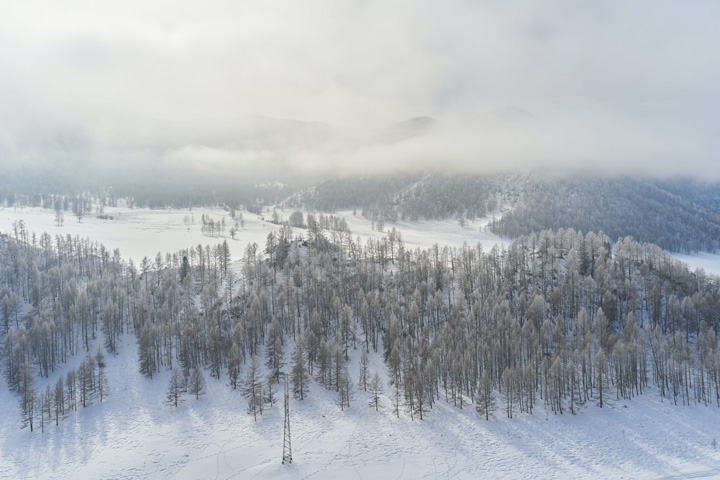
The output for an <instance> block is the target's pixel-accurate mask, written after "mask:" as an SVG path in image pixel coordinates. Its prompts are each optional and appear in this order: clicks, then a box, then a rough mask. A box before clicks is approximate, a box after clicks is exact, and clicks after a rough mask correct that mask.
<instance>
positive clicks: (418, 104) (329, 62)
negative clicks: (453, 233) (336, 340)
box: [0, 0, 720, 180]
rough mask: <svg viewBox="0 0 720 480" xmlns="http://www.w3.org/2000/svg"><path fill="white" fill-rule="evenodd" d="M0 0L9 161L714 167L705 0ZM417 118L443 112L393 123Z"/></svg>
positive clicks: (167, 166) (282, 166) (265, 171)
mask: <svg viewBox="0 0 720 480" xmlns="http://www.w3.org/2000/svg"><path fill="white" fill-rule="evenodd" d="M4 10H5V11H4V14H3V16H2V18H0V55H1V56H2V58H3V59H4V64H5V68H4V69H3V70H2V71H0V168H3V169H14V168H20V169H22V168H25V167H27V168H29V169H30V168H34V169H36V170H40V171H42V170H43V169H44V168H49V169H52V168H63V165H70V166H72V167H76V168H79V169H83V168H87V169H105V168H108V169H110V170H112V171H117V170H118V169H120V170H123V169H128V168H129V169H142V168H148V167H152V168H154V169H157V170H158V171H162V170H173V171H176V172H180V171H184V172H187V173H188V174H190V175H193V174H203V175H204V174H208V172H209V173H210V174H212V175H210V176H213V175H214V176H222V177H224V178H226V177H227V176H228V175H234V176H241V175H246V176H248V175H254V176H257V178H258V179H268V178H272V177H273V176H277V175H285V176H289V177H298V178H316V177H317V178H322V177H324V176H328V175H342V174H357V173H389V172H397V171H407V170H410V169H437V168H441V169H442V170H443V171H449V172H495V171H517V170H527V169H531V170H545V169H549V170H558V171H569V172H591V173H603V174H633V175H638V174H643V175H653V176H672V175H685V176H691V177H695V178H702V179H706V180H708V179H709V180H718V179H720V172H717V170H718V169H717V168H716V167H715V165H716V158H717V153H718V151H720V149H719V147H720V143H719V141H718V138H719V137H718V126H717V125H718V124H720V123H719V122H718V120H720V115H719V114H718V112H719V111H720V110H719V108H718V107H720V99H719V98H718V94H717V88H716V85H717V83H718V80H720V61H719V60H720V58H719V55H720V54H718V53H716V52H715V51H714V50H713V49H712V47H713V46H714V45H716V44H718V43H719V42H718V40H720V32H718V31H717V29H716V28H715V27H716V24H717V19H718V18H720V5H718V4H716V3H713V2H708V1H700V0H695V1H688V2H683V3H682V4H678V3H675V2H670V1H652V2H651V1H649V0H645V1H640V2H635V3H633V4H626V3H621V2H615V1H611V2H602V3H597V2H591V1H580V2H574V3H573V4H572V5H567V4H565V3H564V2H559V1H548V0H537V1H527V2H496V1H481V2H469V1H461V0H457V1H450V2H444V3H443V4H441V5H440V4H436V3H435V2H430V1H425V0H422V1H419V2H418V1H415V2H410V1H397V2H366V1H343V2H334V1H332V2H331V1H328V0H316V1H312V0H311V1H309V2H303V3H302V4H297V3H294V2H290V1H282V0H278V1H276V0H273V1H270V2H254V1H253V2H242V4H236V3H235V2H224V1H212V2H209V3H208V2H203V3H200V2H194V1H190V2H180V3H177V2H153V4H152V5H147V4H146V3H144V2H136V1H130V2H122V3H121V2H109V3H103V4H102V5H100V4H95V3H85V2H80V1H78V2H63V4H62V5H58V4H57V3H56V2H50V1H29V2H23V3H16V4H14V5H8V6H6V8H5V9H4ZM419 116H429V117H432V118H434V119H437V120H438V121H437V122H436V124H435V125H434V126H433V127H431V128H421V129H413V128H410V129H409V130H407V131H402V132H399V133H398V132H397V131H395V130H393V129H394V128H395V127H393V125H394V124H396V123H398V122H403V121H406V120H408V119H411V118H414V117H419ZM273 119H287V120H294V121H299V122H293V121H275V120H273ZM218 171H220V172H221V173H220V174H219V175H218V174H217V172H218Z"/></svg>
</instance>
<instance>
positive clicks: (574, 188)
mask: <svg viewBox="0 0 720 480" xmlns="http://www.w3.org/2000/svg"><path fill="white" fill-rule="evenodd" d="M287 203H288V204H290V205H295V206H305V207H307V208H309V209H317V210H322V211H333V210H336V209H349V208H356V209H358V210H360V211H361V212H362V214H363V215H364V216H366V217H367V218H372V219H374V220H376V221H377V220H381V221H396V220H398V219H403V220H404V219H408V220H417V219H419V218H425V219H439V218H457V219H458V221H460V222H463V221H465V220H471V219H474V218H478V217H484V216H486V215H487V216H494V217H496V219H494V220H493V221H492V223H491V224H490V229H491V230H492V231H493V232H495V233H497V234H499V235H503V236H505V237H509V238H516V237H518V236H520V235H529V234H530V233H535V234H539V233H540V232H541V231H543V230H547V229H551V230H556V229H560V228H572V229H574V230H579V231H583V232H588V231H602V232H605V233H606V234H607V235H608V236H609V237H610V238H612V239H613V241H615V240H617V239H618V238H620V237H625V236H632V237H633V238H635V239H636V240H638V241H641V242H648V243H655V244H657V245H659V246H660V247H662V248H664V249H666V250H670V251H674V252H685V253H690V252H697V251H710V252H714V251H715V250H717V248H718V247H719V246H720V243H719V242H720V240H718V239H720V214H719V213H718V205H720V187H719V186H718V184H709V183H702V182H698V181H693V180H656V179H652V178H629V177H608V178H604V177H589V176H559V177H558V176H551V175H539V174H515V175H469V174H464V175H438V174H428V175H424V176H423V175H421V174H416V175H405V176H394V177H393V176H390V177H381V176H377V177H366V178H349V177H348V178H339V179H335V180H332V181H326V182H323V183H320V184H318V185H316V186H315V187H313V188H312V189H308V190H304V191H303V192H301V193H299V194H296V195H294V196H292V197H291V198H290V199H289V200H288V201H287Z"/></svg>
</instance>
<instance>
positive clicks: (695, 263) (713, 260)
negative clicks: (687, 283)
mask: <svg viewBox="0 0 720 480" xmlns="http://www.w3.org/2000/svg"><path fill="white" fill-rule="evenodd" d="M673 257H675V258H677V259H678V260H682V261H683V262H685V263H687V264H688V265H689V266H690V268H691V269H693V270H695V269H696V268H701V269H703V270H705V273H710V274H713V275H720V255H718V254H717V253H707V252H702V253H693V254H690V255H687V254H683V253H674V254H673Z"/></svg>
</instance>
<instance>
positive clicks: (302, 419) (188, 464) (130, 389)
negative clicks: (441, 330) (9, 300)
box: [0, 337, 720, 479]
mask: <svg viewBox="0 0 720 480" xmlns="http://www.w3.org/2000/svg"><path fill="white" fill-rule="evenodd" d="M358 357H359V353H358V352H354V355H353V360H354V363H353V364H352V366H351V372H352V373H353V374H354V375H355V376H356V375H357V359H358ZM135 359H136V348H135V341H134V339H132V338H131V337H125V338H124V340H123V345H122V349H121V353H120V354H119V355H118V356H117V357H115V358H110V359H108V378H109V381H110V388H111V390H112V393H111V395H110V397H109V398H108V399H107V400H106V401H105V402H103V403H102V404H99V403H98V401H97V399H96V400H95V404H94V405H92V406H89V407H87V408H86V409H82V408H81V409H80V410H79V411H78V412H75V413H72V414H71V415H70V416H69V417H68V418H66V419H65V420H63V421H62V422H61V423H60V425H59V426H58V427H55V426H54V425H53V426H50V427H49V428H48V429H47V430H46V432H45V433H44V434H41V433H40V432H39V430H38V431H35V432H33V433H30V431H29V429H27V428H26V429H23V430H20V428H19V423H20V422H19V418H20V412H19V407H18V406H17V402H16V401H15V399H14V398H13V397H12V396H11V395H10V394H8V393H7V390H6V389H5V385H2V388H0V391H2V392H3V393H2V394H0V395H2V396H1V397H0V405H2V408H3V411H4V412H5V414H4V415H3V416H2V419H1V420H0V431H1V432H2V436H1V439H0V478H18V479H24V478H27V479H30V478H43V479H44V478H57V479H60V478H150V479H166V478H216V479H232V478H237V479H244V478H248V479H249V478H258V479H262V478H313V479H323V478H327V479H334V478H360V479H363V478H364V479H372V478H406V479H413V478H662V477H671V476H674V475H679V476H683V477H684V476H688V475H690V474H693V475H696V474H697V475H698V476H710V475H720V452H718V451H716V449H715V447H714V446H713V442H714V441H715V440H716V438H717V435H718V432H720V409H719V408H718V407H716V406H708V407H705V406H689V407H687V406H672V405H670V404H668V403H667V402H666V403H661V402H660V401H659V400H658V399H659V396H658V395H656V394H653V393H647V394H645V395H643V396H641V397H638V398H636V399H635V400H632V401H618V402H608V405H607V406H606V408H603V409H600V408H597V407H596V406H594V405H591V406H586V407H584V408H582V409H580V411H579V413H578V414H577V415H553V414H552V413H550V414H548V413H547V412H545V411H544V410H543V409H541V408H538V409H537V410H536V411H535V413H534V414H533V415H523V414H521V415H518V416H516V417H515V418H514V419H512V420H509V419H507V418H504V415H503V413H502V412H501V410H500V409H498V411H497V413H496V417H495V418H494V419H491V420H490V421H489V422H486V421H485V420H484V419H481V418H478V416H477V415H476V414H475V412H474V410H473V409H472V408H471V407H472V406H470V408H465V409H463V410H460V409H459V408H457V407H453V406H452V405H451V404H447V403H445V401H444V400H441V401H439V402H438V403H437V404H436V407H435V408H434V409H433V410H431V411H430V413H429V415H428V416H427V418H426V419H425V420H423V421H411V420H410V419H409V418H408V417H407V416H406V415H405V414H401V417H400V418H399V419H398V418H396V417H395V415H394V414H393V412H392V408H391V406H390V400H389V399H388V398H387V397H383V399H382V400H383V402H382V403H383V409H382V410H381V411H379V412H376V411H375V410H373V409H371V408H369V407H368V406H366V402H367V399H368V396H369V395H368V394H367V393H365V392H363V391H361V389H359V388H357V387H356V390H355V394H354V401H353V402H352V404H351V408H350V409H347V410H346V411H344V412H342V411H340V409H339V408H338V407H337V406H336V405H335V404H334V394H333V392H328V391H326V390H324V389H323V388H322V387H320V386H319V385H317V384H315V383H314V382H313V386H312V390H311V393H310V396H309V398H308V399H306V400H305V401H303V402H299V401H294V400H292V401H291V422H292V440H293V459H294V462H293V463H292V465H283V464H281V462H280V459H281V457H282V433H283V418H282V407H281V405H276V406H275V407H273V408H271V409H270V410H269V411H267V412H265V414H264V415H263V416H262V417H259V418H258V421H257V422H255V421H253V418H252V416H250V415H248V414H247V413H246V405H247V403H246V401H245V399H244V398H243V397H242V396H241V394H240V392H239V391H237V390H232V389H231V388H230V387H228V386H226V384H225V382H223V381H222V380H220V381H218V380H216V379H211V378H209V377H207V381H208V393H207V394H206V395H204V396H201V397H200V399H199V400H195V399H194V397H190V396H189V395H188V394H185V395H184V399H185V401H184V403H183V404H181V405H180V406H179V407H178V408H175V407H172V406H168V405H165V404H164V403H163V402H164V397H165V387H166V385H167V380H168V377H169V373H168V372H162V373H161V374H160V375H157V376H156V377H154V378H153V379H152V380H149V379H147V378H144V377H143V376H142V375H140V374H139V373H138V372H137V365H136V360H135ZM371 360H372V368H377V369H378V370H379V371H380V372H382V373H383V374H384V368H382V365H381V364H382V362H381V359H380V358H378V357H372V359H371ZM53 380H54V379H53V378H51V379H50V381H53ZM225 380H227V379H225ZM501 404H502V402H501V401H500V402H499V406H500V405H501ZM700 474H702V475H700Z"/></svg>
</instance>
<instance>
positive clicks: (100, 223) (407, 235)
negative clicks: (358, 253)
mask: <svg viewBox="0 0 720 480" xmlns="http://www.w3.org/2000/svg"><path fill="white" fill-rule="evenodd" d="M104 213H105V214H106V215H110V216H112V217H114V218H113V220H102V219H99V218H97V217H96V216H95V215H87V216H86V217H84V218H83V219H82V222H78V220H77V218H76V217H74V216H73V215H71V214H70V213H68V212H66V213H65V220H64V223H63V225H62V226H58V225H57V224H56V223H55V212H54V211H52V210H48V209H42V208H36V207H24V208H7V207H4V208H0V232H1V233H7V234H12V233H13V223H14V222H19V221H20V220H22V221H23V222H24V224H25V228H26V229H27V230H28V232H30V233H33V232H34V233H35V234H36V235H40V234H42V233H43V232H47V233H49V234H51V235H53V236H55V235H57V234H60V235H67V234H70V235H72V236H73V237H74V236H75V235H79V236H80V237H81V238H85V237H87V238H90V239H91V240H93V241H97V242H99V243H102V244H103V245H105V246H106V247H107V248H109V249H110V250H111V251H112V250H114V249H115V248H119V249H120V253H121V254H122V256H123V258H125V259H129V258H131V259H132V260H133V261H134V262H135V263H136V264H137V263H139V262H140V261H141V260H142V258H143V257H144V256H147V257H148V258H150V259H151V260H152V259H154V258H155V255H156V254H157V253H158V252H162V253H163V254H164V253H168V252H169V253H173V252H176V251H178V250H180V249H184V248H188V247H194V246H197V245H198V244H202V245H203V246H205V245H206V244H209V245H211V246H212V245H215V244H217V243H221V242H222V241H223V240H227V242H228V245H229V246H230V253H231V256H232V259H233V260H239V259H240V258H242V255H243V252H244V251H245V247H246V246H247V245H248V244H250V243H253V242H254V243H257V244H258V245H260V246H261V247H263V248H264V247H265V243H266V240H267V235H268V233H270V232H271V231H276V230H277V229H278V228H279V226H278V225H275V224H272V223H270V222H267V221H264V220H262V218H266V219H268V218H271V212H270V211H268V212H267V213H266V214H264V216H259V215H254V214H252V213H249V212H242V215H243V221H244V227H242V228H239V229H238V233H237V234H236V235H235V239H232V238H231V237H230V233H229V231H230V227H231V226H233V225H234V221H233V220H232V219H231V218H230V214H229V212H227V211H225V210H223V209H221V208H193V209H192V210H187V209H184V210H175V209H158V210H153V209H149V208H134V209H131V208H128V207H125V206H119V207H106V208H105V212H104ZM291 213H292V211H290V210H285V211H284V212H282V211H278V214H279V215H280V216H282V217H284V218H288V217H289V216H290V214H291ZM203 214H205V215H209V216H210V217H211V218H212V219H213V221H215V222H219V221H221V220H222V219H223V218H224V219H225V223H226V228H225V235H223V236H218V235H209V234H205V233H203V232H202V229H201V225H202V222H201V217H202V215H203ZM333 215H335V216H337V217H344V218H345V219H346V221H347V223H348V226H349V227H350V230H351V231H352V234H353V238H355V236H360V238H361V240H363V241H365V240H366V239H367V238H377V237H381V236H383V235H387V234H388V232H389V231H390V229H392V228H393V227H395V228H396V229H397V230H398V231H399V232H400V233H401V234H402V237H403V241H404V242H405V244H406V248H412V249H414V248H416V247H420V248H428V247H431V246H432V245H433V244H435V243H437V244H439V245H451V246H461V245H462V244H463V243H464V242H467V243H468V245H472V246H474V245H476V244H477V243H478V242H480V243H482V244H483V247H484V248H485V249H487V250H489V249H490V248H492V247H493V245H495V244H504V243H506V240H503V239H501V238H500V237H498V236H497V235H494V234H492V233H489V232H486V231H485V226H486V225H487V222H488V220H489V219H478V220H476V221H474V222H470V223H468V225H467V226H465V227H462V226H460V225H459V224H458V222H457V221H454V220H438V221H418V222H397V223H387V224H386V225H385V229H384V232H378V231H376V230H373V228H372V223H371V222H370V220H367V219H365V218H363V217H362V216H360V215H357V216H355V215H353V214H352V211H350V210H348V211H341V212H338V213H335V214H333ZM186 218H189V219H190V220H191V221H192V222H191V223H189V224H188V223H186V222H185V220H186ZM296 230H297V231H298V233H304V231H302V229H296Z"/></svg>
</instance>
